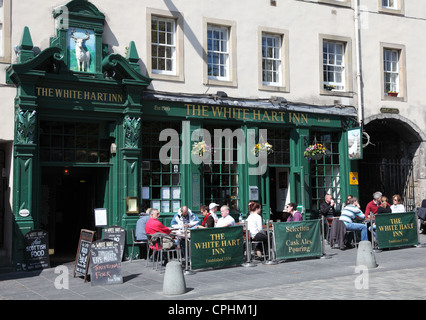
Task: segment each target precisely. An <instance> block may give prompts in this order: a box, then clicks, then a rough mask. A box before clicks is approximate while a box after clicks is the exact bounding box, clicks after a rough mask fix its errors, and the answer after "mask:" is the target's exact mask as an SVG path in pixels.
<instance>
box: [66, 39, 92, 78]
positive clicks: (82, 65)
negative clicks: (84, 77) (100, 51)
mask: <svg viewBox="0 0 426 320" xmlns="http://www.w3.org/2000/svg"><path fill="white" fill-rule="evenodd" d="M74 32H75V31H74V30H71V38H73V39H74V41H75V58H76V59H77V66H78V71H87V70H88V69H89V65H90V52H89V51H87V50H86V49H84V47H83V43H84V41H86V40H88V39H89V38H90V33H89V31H87V30H86V37H84V38H80V39H79V38H77V37H76V36H74Z"/></svg>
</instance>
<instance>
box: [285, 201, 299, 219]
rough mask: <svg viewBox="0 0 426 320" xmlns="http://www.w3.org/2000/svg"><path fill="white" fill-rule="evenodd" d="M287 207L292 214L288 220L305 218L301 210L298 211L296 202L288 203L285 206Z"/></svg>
mask: <svg viewBox="0 0 426 320" xmlns="http://www.w3.org/2000/svg"><path fill="white" fill-rule="evenodd" d="M285 209H286V211H287V212H288V213H289V214H290V215H289V216H288V218H287V222H292V221H302V220H303V216H302V214H301V213H300V212H299V211H297V204H296V203H294V202H290V203H287V205H286V206H285Z"/></svg>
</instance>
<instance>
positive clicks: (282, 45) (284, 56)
mask: <svg viewBox="0 0 426 320" xmlns="http://www.w3.org/2000/svg"><path fill="white" fill-rule="evenodd" d="M265 37H267V38H274V39H275V40H276V47H275V53H276V54H275V56H274V57H266V58H265V57H264V42H263V39H264V38H265ZM258 43H259V45H258V48H259V53H258V56H259V60H258V66H259V67H258V74H259V79H258V87H259V90H265V91H276V92H290V80H289V79H290V74H289V59H288V58H289V32H288V30H284V29H276V28H269V27H259V28H258ZM265 60H267V61H273V62H275V63H276V64H277V68H276V70H274V72H275V73H276V75H277V77H278V78H279V79H278V80H277V81H265V79H264V71H265V70H264V61H265Z"/></svg>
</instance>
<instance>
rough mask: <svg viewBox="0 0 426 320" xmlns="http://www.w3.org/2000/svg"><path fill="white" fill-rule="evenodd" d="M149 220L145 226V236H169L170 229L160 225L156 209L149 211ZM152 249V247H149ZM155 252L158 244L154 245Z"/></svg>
mask: <svg viewBox="0 0 426 320" xmlns="http://www.w3.org/2000/svg"><path fill="white" fill-rule="evenodd" d="M150 216H151V217H150V218H149V220H148V221H147V222H146V224H145V232H146V234H150V235H153V234H154V233H156V232H161V233H164V234H170V232H171V229H170V228H168V227H166V226H165V225H164V224H162V223H161V222H160V221H159V220H158V217H159V216H160V212H158V210H157V209H151V212H150ZM151 249H152V247H151ZM155 250H158V243H156V244H155Z"/></svg>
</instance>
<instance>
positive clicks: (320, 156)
mask: <svg viewBox="0 0 426 320" xmlns="http://www.w3.org/2000/svg"><path fill="white" fill-rule="evenodd" d="M323 156H324V155H323V154H321V153H317V154H314V155H312V156H309V157H307V158H308V159H309V160H319V159H321V158H322V157H323Z"/></svg>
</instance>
